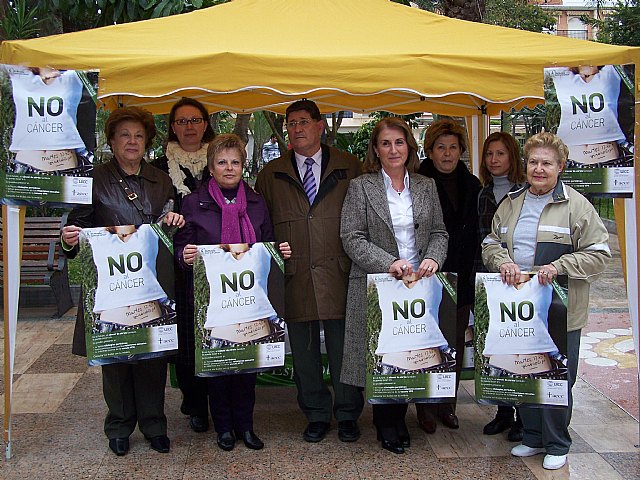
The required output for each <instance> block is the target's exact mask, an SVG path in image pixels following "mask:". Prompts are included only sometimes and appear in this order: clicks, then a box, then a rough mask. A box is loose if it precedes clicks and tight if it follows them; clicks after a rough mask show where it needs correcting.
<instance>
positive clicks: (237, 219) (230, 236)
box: [209, 178, 256, 243]
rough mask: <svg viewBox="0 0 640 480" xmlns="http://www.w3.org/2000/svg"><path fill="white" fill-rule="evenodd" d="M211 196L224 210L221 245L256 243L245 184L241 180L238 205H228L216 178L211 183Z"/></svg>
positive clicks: (237, 195)
mask: <svg viewBox="0 0 640 480" xmlns="http://www.w3.org/2000/svg"><path fill="white" fill-rule="evenodd" d="M209 194H210V195H211V197H212V198H213V199H214V200H215V202H216V203H217V204H218V206H219V207H220V210H222V229H221V232H220V243H256V232H255V231H254V230H253V225H251V220H250V219H249V215H247V196H246V195H245V193H244V182H243V181H242V180H240V183H239V184H238V193H237V194H236V203H227V201H226V199H225V197H224V195H223V194H222V191H221V190H220V186H219V185H218V182H216V180H215V179H214V178H212V179H211V180H210V181H209Z"/></svg>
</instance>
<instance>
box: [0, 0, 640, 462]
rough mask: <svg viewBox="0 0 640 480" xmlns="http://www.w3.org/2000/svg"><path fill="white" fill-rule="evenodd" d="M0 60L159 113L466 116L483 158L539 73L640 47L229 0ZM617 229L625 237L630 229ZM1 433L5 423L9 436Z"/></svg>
mask: <svg viewBox="0 0 640 480" xmlns="http://www.w3.org/2000/svg"><path fill="white" fill-rule="evenodd" d="M0 62H2V63H7V64H22V65H28V66H51V67H55V68H60V69H99V70H100V87H99V88H100V91H99V97H100V98H101V100H102V101H103V102H104V103H105V104H106V105H107V107H109V108H111V107H113V106H117V105H120V104H125V105H140V106H143V107H145V108H147V109H149V110H151V111H152V112H154V113H166V112H168V111H169V109H170V108H171V105H173V103H174V102H175V101H176V100H177V99H178V98H179V97H182V96H191V97H194V98H197V99H199V100H200V101H202V102H203V103H205V104H206V105H207V107H208V108H209V110H210V111H211V112H213V111H220V110H229V111H233V112H253V111H256V110H271V111H276V112H283V111H284V109H285V108H286V105H287V104H288V103H291V102H292V101H294V100H297V99H299V98H302V97H306V98H310V99H313V100H315V101H316V102H317V103H318V105H319V106H320V108H321V110H322V111H323V112H325V113H329V112H333V111H338V110H348V111H355V112H365V113H366V112H371V111H375V110H386V111H390V112H394V113H399V114H401V113H413V112H433V113H440V114H447V115H456V116H464V117H467V119H468V124H469V126H470V127H471V128H470V130H471V137H472V144H473V145H474V149H473V157H474V158H477V157H478V148H479V145H480V144H481V142H482V138H483V135H484V133H486V127H487V126H488V120H487V114H489V115H493V114H496V113H498V112H499V111H501V110H505V109H509V108H511V107H515V108H519V107H522V106H534V105H536V104H538V103H541V102H542V101H543V82H542V78H543V68H544V67H548V66H556V65H559V66H565V65H566V66H572V65H580V64H589V65H601V64H625V63H634V64H636V66H637V65H640V48H632V47H619V46H611V45H604V44H597V43H590V42H585V41H581V40H574V39H568V38H561V37H555V36H551V35H542V34H536V33H529V32H523V31H518V30H512V29H507V28H501V27H495V26H490V25H483V24H477V23H469V22H464V21H460V20H454V19H450V18H446V17H441V16H439V15H434V14H431V13H428V12H424V11H420V10H417V9H413V8H408V7H405V6H403V5H399V4H396V3H392V2H390V1H387V0H366V1H365V0H361V1H357V2H355V1H345V0H235V1H233V2H231V3H226V4H223V5H218V6H215V7H212V8H209V9H206V10H198V11H195V12H192V13H189V14H184V15H177V16H172V17H166V18H161V19H156V20H148V21H143V22H137V23H129V24H124V25H114V26H109V27H104V28H99V29H94V30H88V31H83V32H76V33H68V34H64V35H57V36H51V37H45V38H40V39H33V40H25V41H8V42H4V43H2V45H1V49H0ZM636 91H637V86H636ZM636 98H638V96H637V95H636ZM636 110H638V109H637V108H636ZM636 118H640V115H638V114H636ZM636 172H638V169H636ZM636 175H638V174H637V173H636ZM637 183H638V182H637V181H636V184H637ZM626 202H627V204H628V208H627V209H626V214H627V215H628V220H629V222H630V223H629V224H630V225H634V224H635V225H636V228H629V229H627V232H626V238H627V247H628V248H627V252H628V256H627V260H628V265H627V266H628V269H627V278H628V279H629V284H628V287H629V300H630V305H631V306H632V315H634V316H635V318H636V319H637V318H638V317H637V314H638V308H639V306H638V302H637V299H638V283H639V282H638V271H639V270H640V268H639V265H638V262H640V256H638V255H635V252H636V251H637V249H636V245H637V236H638V235H640V229H639V228H638V224H637V220H636V218H635V212H636V211H637V210H638V209H637V205H636V203H637V202H639V200H638V196H637V195H636V197H635V199H633V200H627V201H626ZM621 227H622V228H621ZM618 228H619V234H620V235H621V237H620V238H621V240H624V239H625V234H624V232H621V231H620V230H624V222H618ZM5 305H7V302H6V299H5ZM16 306H17V302H16ZM5 315H6V312H5ZM5 318H6V317H5ZM12 318H15V312H14V315H13V316H12ZM634 323H635V322H634ZM5 338H7V337H6V336H5ZM636 348H637V344H636ZM6 352H7V349H5V354H6ZM7 363H8V362H7V361H6V360H5V364H7ZM5 384H6V383H5ZM9 385H10V382H9ZM9 388H10V387H9ZM5 400H6V399H5ZM6 405H7V404H6V403H5V412H6V411H7V408H6ZM6 425H7V416H5V437H6V433H7V432H6ZM5 440H6V438H5ZM7 443H8V445H10V443H9V442H7ZM9 452H10V449H9V448H7V456H10V453H9Z"/></svg>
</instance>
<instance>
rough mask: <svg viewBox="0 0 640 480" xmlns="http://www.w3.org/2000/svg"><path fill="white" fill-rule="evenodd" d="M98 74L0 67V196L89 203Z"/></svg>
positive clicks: (28, 201) (19, 201) (15, 201)
mask: <svg viewBox="0 0 640 480" xmlns="http://www.w3.org/2000/svg"><path fill="white" fill-rule="evenodd" d="M97 90H98V72H97V71H81V70H56V69H53V68H49V67H21V66H17V65H4V64H0V99H1V100H2V102H1V103H0V104H1V107H0V135H1V136H2V138H1V141H0V176H1V178H0V180H1V181H0V188H1V191H0V198H1V199H2V202H3V203H6V204H12V205H42V204H48V205H50V206H57V207H64V206H72V205H81V204H90V203H91V186H92V178H91V171H92V170H93V160H94V152H95V148H96V102H97Z"/></svg>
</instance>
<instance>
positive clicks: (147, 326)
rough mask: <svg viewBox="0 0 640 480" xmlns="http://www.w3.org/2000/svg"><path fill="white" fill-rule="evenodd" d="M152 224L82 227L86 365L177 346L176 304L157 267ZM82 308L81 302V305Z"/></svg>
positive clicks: (169, 350) (154, 354)
mask: <svg viewBox="0 0 640 480" xmlns="http://www.w3.org/2000/svg"><path fill="white" fill-rule="evenodd" d="M159 243H160V239H159V238H158V234H157V233H156V230H155V229H154V228H153V226H152V225H149V224H142V225H138V226H135V225H122V226H117V227H103V228H84V229H82V231H81V232H80V252H79V255H78V258H79V259H80V262H81V269H82V282H83V283H82V287H83V298H82V305H83V307H84V316H85V328H86V332H85V338H86V342H87V358H88V360H89V365H104V364H109V363H118V362H123V361H129V360H140V359H144V358H153V357H158V356H163V355H168V354H171V353H174V352H175V351H176V350H177V348H178V337H177V326H176V314H175V305H174V303H173V300H172V299H170V298H169V297H168V295H167V293H166V292H167V291H171V289H170V288H163V286H162V285H161V284H160V280H159V279H158V276H157V273H156V263H157V261H158V260H157V259H158V250H159V248H165V247H164V246H160V245H159ZM81 308H82V307H81Z"/></svg>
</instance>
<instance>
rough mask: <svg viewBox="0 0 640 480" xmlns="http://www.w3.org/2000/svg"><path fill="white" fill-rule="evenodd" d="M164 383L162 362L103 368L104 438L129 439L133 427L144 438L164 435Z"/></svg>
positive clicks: (146, 361)
mask: <svg viewBox="0 0 640 480" xmlns="http://www.w3.org/2000/svg"><path fill="white" fill-rule="evenodd" d="M166 383H167V360H166V359H165V358H155V359H151V360H142V361H140V362H137V363H114V364H111V365H104V366H103V367H102V391H103V393H104V400H105V402H106V403H107V407H108V408H109V412H108V413H107V416H106V418H105V420H104V433H105V434H106V435H107V437H108V438H109V439H111V438H125V437H128V436H129V435H131V434H132V433H133V431H134V430H135V428H136V423H137V424H138V427H139V428H140V431H141V432H142V434H143V435H144V436H145V437H146V438H151V437H156V436H158V435H166V434H167V417H166V416H165V414H164V389H165V385H166Z"/></svg>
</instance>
